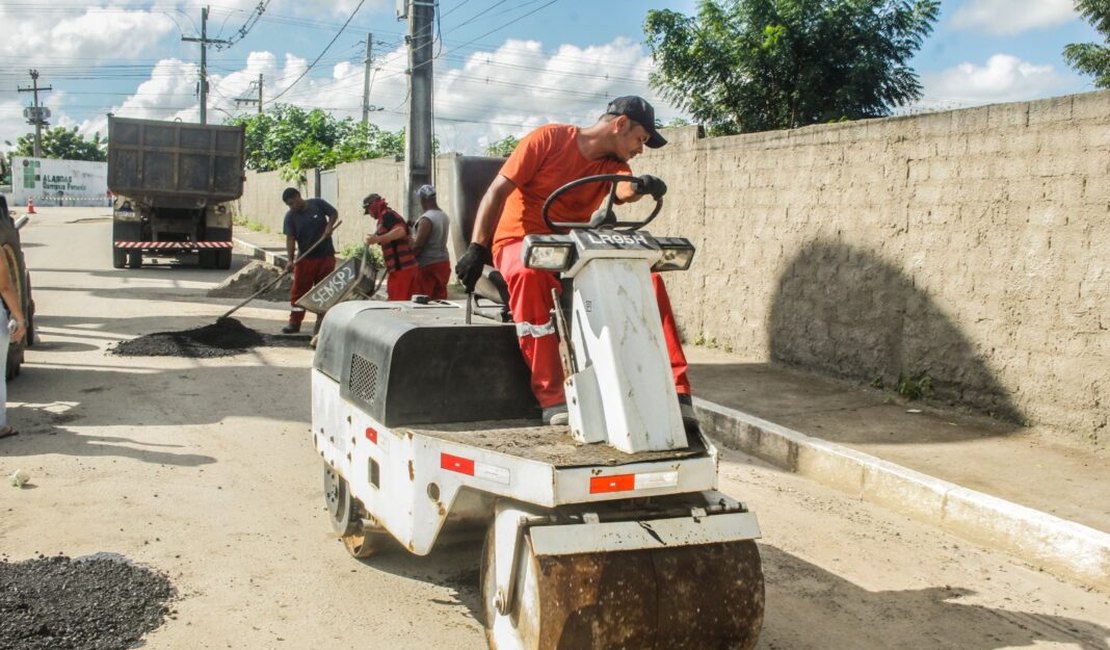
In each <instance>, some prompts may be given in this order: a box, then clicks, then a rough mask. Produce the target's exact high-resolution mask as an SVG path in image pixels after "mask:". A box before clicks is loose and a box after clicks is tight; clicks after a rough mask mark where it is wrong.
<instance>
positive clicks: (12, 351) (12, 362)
mask: <svg viewBox="0 0 1110 650" xmlns="http://www.w3.org/2000/svg"><path fill="white" fill-rule="evenodd" d="M27 221H28V216H27V215H24V216H23V217H21V218H20V219H19V220H18V221H16V220H15V219H13V218H12V213H11V212H10V211H9V210H8V202H7V200H6V199H5V198H4V197H3V196H0V250H3V254H4V256H5V257H6V258H7V262H8V269H9V270H10V271H11V274H12V278H11V280H12V284H13V285H15V288H16V292H17V293H18V294H19V299H20V300H21V301H22V302H23V314H24V316H26V318H27V335H26V336H25V337H23V340H22V341H20V342H19V343H15V342H13V343H11V344H10V345H9V347H8V365H7V368H5V375H6V377H7V378H8V379H9V380H10V379H14V378H15V377H16V376H18V375H19V370H20V367H21V366H22V365H23V352H24V350H26V349H27V348H29V347H31V346H32V345H34V343H35V301H34V299H32V298H31V274H30V272H29V271H28V270H27V263H26V262H25V261H24V259H23V245H22V244H21V243H20V241H19V229H20V228H21V227H22V226H23V225H24V224H26V223H27Z"/></svg>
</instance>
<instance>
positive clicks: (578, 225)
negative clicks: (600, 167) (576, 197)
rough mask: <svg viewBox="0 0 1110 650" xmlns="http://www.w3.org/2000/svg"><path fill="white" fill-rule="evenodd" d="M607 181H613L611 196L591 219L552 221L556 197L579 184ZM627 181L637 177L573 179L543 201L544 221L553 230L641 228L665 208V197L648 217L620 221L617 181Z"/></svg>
mask: <svg viewBox="0 0 1110 650" xmlns="http://www.w3.org/2000/svg"><path fill="white" fill-rule="evenodd" d="M606 181H610V182H612V183H613V185H612V187H610V188H609V198H608V199H607V200H606V201H605V205H603V206H601V208H599V209H598V210H597V212H594V214H593V216H591V217H590V220H589V221H552V220H551V217H549V216H548V215H547V211H548V208H550V207H551V205H552V204H553V203H555V199H557V198H559V197H560V196H561V195H563V194H564V193H566V192H568V191H570V190H572V189H574V188H576V187H578V186H579V185H586V184H587V183H603V182H606ZM625 181H626V182H631V183H635V182H636V177H635V176H630V175H628V174H597V175H596V176H584V177H582V178H579V179H578V180H574V181H571V182H569V183H567V184H566V185H564V186H562V187H560V188H559V189H557V190H555V191H554V192H552V193H551V196H549V197H547V200H546V201H544V202H543V210H542V211H541V212H540V214H541V215H542V216H543V222H544V223H546V224H547V227H548V228H550V229H552V230H555V229H556V228H566V229H568V230H592V229H596V228H604V229H606V230H620V231H622V232H627V231H630V230H639V229H640V228H643V227H644V226H646V225H648V224H649V223H651V221H652V219H655V216H656V215H657V214H659V211H660V210H662V209H663V197H659V198H658V199H655V209H654V210H652V211H651V214H649V215H648V216H647V217H646V218H644V219H642V220H640V221H618V220H617V215H616V214H615V213H614V212H613V205H614V204H615V203H616V202H617V183H619V182H625Z"/></svg>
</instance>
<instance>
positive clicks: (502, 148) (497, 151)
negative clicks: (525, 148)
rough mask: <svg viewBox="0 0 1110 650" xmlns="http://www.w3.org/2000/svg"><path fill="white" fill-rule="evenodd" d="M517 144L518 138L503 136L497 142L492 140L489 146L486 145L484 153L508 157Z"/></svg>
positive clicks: (518, 142)
mask: <svg viewBox="0 0 1110 650" xmlns="http://www.w3.org/2000/svg"><path fill="white" fill-rule="evenodd" d="M518 144H520V138H516V137H513V136H511V135H507V136H505V137H504V138H501V139H500V140H498V141H497V142H494V143H493V144H491V145H490V146H488V147H486V155H487V156H501V157H504V158H508V157H509V156H510V155H511V154H512V153H513V150H514V149H516V146H517V145H518Z"/></svg>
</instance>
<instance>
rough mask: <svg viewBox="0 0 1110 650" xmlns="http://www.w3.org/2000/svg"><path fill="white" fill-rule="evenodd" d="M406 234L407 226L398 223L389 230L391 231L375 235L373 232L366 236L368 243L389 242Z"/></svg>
mask: <svg viewBox="0 0 1110 650" xmlns="http://www.w3.org/2000/svg"><path fill="white" fill-rule="evenodd" d="M404 236H405V227H404V226H403V225H401V224H397V225H396V226H394V227H393V228H391V229H390V230H389V232H387V233H385V234H384V235H373V234H371V235H367V236H366V243H367V244H388V243H389V242H391V241H396V240H398V239H400V238H402V237H404Z"/></svg>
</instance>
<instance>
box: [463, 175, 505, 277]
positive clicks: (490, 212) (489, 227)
mask: <svg viewBox="0 0 1110 650" xmlns="http://www.w3.org/2000/svg"><path fill="white" fill-rule="evenodd" d="M514 189H516V184H515V183H513V182H512V181H511V180H509V179H508V178H506V177H504V176H502V175H500V174H498V175H497V178H495V179H493V183H491V184H490V186H489V189H487V190H486V193H485V194H484V195H483V196H482V200H481V202H480V203H478V214H477V215H475V217H474V229H473V231H472V232H471V235H470V245H469V246H467V247H466V253H464V254H463V255H462V257H460V258H459V261H458V263H457V264H455V275H457V276H458V278H459V280H460V281H461V282H462V284H463V287H464V288H466V292H467V293H470V292H472V291H474V285H475V284H477V283H478V278H480V277H482V270H483V269H484V268H485V265H486V264H492V263H493V259H492V258H491V257H490V250H489V245H490V242H491V241H492V240H493V233H494V232H495V231H496V230H497V222H498V221H500V220H501V210H502V208H504V207H505V200H506V199H507V198H509V194H511V193H512V191H513V190H514Z"/></svg>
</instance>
